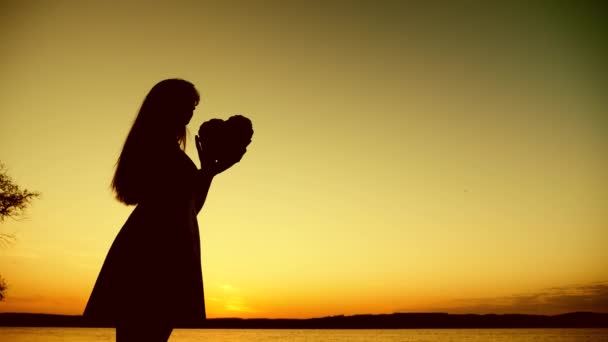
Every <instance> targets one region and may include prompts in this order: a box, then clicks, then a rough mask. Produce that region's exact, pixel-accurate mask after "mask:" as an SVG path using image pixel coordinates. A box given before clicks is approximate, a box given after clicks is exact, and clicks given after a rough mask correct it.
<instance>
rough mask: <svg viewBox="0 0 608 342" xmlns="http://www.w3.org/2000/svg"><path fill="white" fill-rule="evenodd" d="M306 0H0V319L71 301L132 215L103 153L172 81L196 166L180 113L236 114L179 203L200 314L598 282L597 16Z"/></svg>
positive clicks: (328, 309)
mask: <svg viewBox="0 0 608 342" xmlns="http://www.w3.org/2000/svg"><path fill="white" fill-rule="evenodd" d="M327 3H328V2H311V1H306V2H304V1H301V2H299V1H298V2H292V3H291V5H289V6H285V5H281V4H282V2H269V1H262V2H249V1H243V2H240V3H237V2H230V3H228V2H222V5H219V4H208V3H205V2H199V1H191V2H187V1H186V2H185V1H174V2H166V3H164V4H158V3H155V4H146V5H145V6H138V5H136V2H135V3H133V2H132V3H130V4H125V3H123V2H118V1H116V2H113V1H103V2H102V1H99V2H91V1H52V2H51V1H48V2H46V1H38V2H36V1H34V2H31V1H3V2H1V5H0V13H1V14H0V19H1V20H0V39H1V42H2V44H0V56H1V57H0V65H1V66H0V71H1V73H2V78H1V79H0V161H2V162H3V163H4V164H5V165H6V166H7V167H8V169H9V170H8V171H9V174H10V175H11V176H12V177H13V178H14V179H15V180H16V181H17V182H18V184H19V185H22V186H24V187H27V188H28V189H31V190H36V191H40V192H41V193H42V197H41V198H40V199H38V200H36V201H35V202H34V204H33V206H32V207H31V208H30V209H29V210H28V212H27V215H26V217H25V218H23V219H21V220H19V221H13V220H10V219H9V220H7V221H5V222H4V223H2V225H1V226H0V231H1V232H7V233H15V234H16V236H17V238H18V240H17V242H16V243H15V244H14V245H12V246H10V247H6V248H2V249H0V273H1V274H2V275H3V277H4V278H6V280H7V282H8V283H9V286H10V288H9V292H8V298H7V299H6V301H5V302H3V303H0V312H11V311H27V312H51V313H66V314H79V313H81V312H82V310H83V309H84V305H85V303H86V300H87V299H88V295H89V294H90V291H91V289H92V286H93V284H94V282H95V279H96V277H97V273H98V272H99V269H100V267H101V263H102V262H103V259H104V257H105V254H106V252H107V250H108V248H109V246H110V245H111V243H112V241H113V239H114V237H115V235H116V234H117V232H118V230H119V229H120V227H121V226H122V224H123V223H124V221H125V219H126V218H127V217H128V215H129V213H130V212H131V210H132V207H125V206H123V205H121V204H119V203H118V202H117V201H115V200H114V199H113V197H112V194H111V192H110V190H109V183H110V180H111V177H112V172H113V166H114V163H115V162H116V158H117V157H118V154H119V152H120V148H121V147H122V144H123V142H124V139H125V137H126V133H127V132H128V130H129V128H130V125H131V123H132V120H133V119H134V116H135V114H136V112H137V110H138V107H139V105H140V104H141V101H142V100H143V98H144V96H145V95H146V93H147V91H148V90H149V89H150V88H151V87H152V86H153V85H154V84H155V83H156V82H158V81H160V80H162V79H164V78H171V77H181V78H184V79H187V80H189V81H191V82H193V83H194V84H195V85H196V86H197V88H198V89H199V91H200V93H201V97H202V99H201V104H200V105H199V106H198V107H197V109H196V112H195V115H194V117H193V118H192V120H191V123H190V126H189V130H190V132H191V136H190V138H191V139H190V140H189V145H188V148H187V152H188V154H189V155H190V156H191V157H192V158H193V160H195V161H196V162H197V164H198V161H197V159H196V153H195V151H194V149H193V143H192V142H193V139H192V138H193V134H194V133H195V132H196V131H197V129H198V125H199V124H200V123H202V122H203V121H205V120H208V119H209V118H211V117H221V118H227V117H229V116H230V115H232V114H235V113H242V114H244V115H246V116H248V117H249V118H251V119H252V121H253V123H254V130H255V134H254V137H253V142H252V144H251V145H250V147H249V152H248V154H247V155H246V156H245V157H244V158H243V160H242V161H241V163H240V164H238V165H237V166H235V167H234V168H233V169H231V170H229V171H227V172H226V173H224V174H222V175H220V176H218V177H217V178H216V179H215V180H214V183H213V185H212V188H211V191H210V195H209V198H208V200H207V203H206V206H205V208H204V209H203V211H202V212H201V214H200V215H199V224H200V227H201V238H202V247H203V259H202V263H203V274H204V281H205V291H206V303H207V306H208V314H209V316H210V317H225V316H239V317H312V316H323V315H333V314H354V313H386V312H394V311H431V310H439V309H441V310H452V311H454V312H460V311H462V310H467V309H466V308H471V310H477V312H482V311H484V310H486V309H487V310H490V309H488V308H490V307H491V308H492V309H491V310H493V311H496V310H497V309H496V306H494V307H492V306H490V304H491V303H495V302H500V303H504V302H505V301H504V298H510V300H511V301H508V303H510V304H509V305H511V304H512V305H511V306H509V305H506V306H505V307H503V308H502V309H503V310H504V311H513V312H523V311H528V312H529V311H530V310H531V309H530V307H529V306H525V305H523V304H522V303H523V302H522V301H517V300H513V298H520V297H517V296H525V295H531V294H532V295H533V294H537V293H541V292H542V293H546V292H547V289H550V288H559V289H567V291H566V290H564V291H562V292H560V293H562V294H563V293H565V292H568V291H570V292H568V293H575V292H576V291H579V290H580V289H583V290H580V291H587V292H585V293H587V294H589V296H590V298H593V295H594V294H597V293H598V292H597V291H596V292H593V291H595V290H589V289H590V288H591V287H588V286H590V285H589V284H592V285H593V286H599V287H598V288H602V286H604V285H602V284H605V282H606V281H608V267H607V266H608V265H607V262H606V260H608V249H606V248H605V246H606V245H607V244H608V230H607V229H606V228H607V227H608V217H607V215H606V212H608V210H607V209H608V208H607V205H606V203H608V181H607V180H606V177H605V173H606V169H607V166H608V158H607V157H606V153H605V151H606V148H607V147H608V135H607V134H606V132H607V128H608V116H606V113H607V106H606V102H605V100H604V99H603V98H602V97H603V95H604V94H601V91H602V90H603V89H605V85H606V83H605V78H604V77H603V76H602V75H603V74H602V71H605V69H604V68H603V67H604V65H603V62H602V61H603V60H605V59H604V58H603V57H605V51H604V50H602V49H601V48H599V46H600V41H601V39H599V37H598V36H597V34H596V33H597V29H598V27H597V25H599V24H598V23H600V22H601V18H598V15H597V14H595V15H594V13H597V11H594V10H593V9H591V8H582V7H574V6H572V8H559V7H555V6H554V7H550V8H545V7H541V6H537V7H533V8H531V7H527V8H524V7H516V6H506V5H505V6H502V7H499V6H494V7H491V6H488V5H485V6H469V7H467V6H464V5H462V6H458V7H456V6H452V7H447V8H446V7H439V6H435V7H432V6H428V5H427V6H426V7H421V6H413V5H409V6H405V5H388V4H384V5H378V4H376V3H375V2H371V1H370V2H349V3H348V4H346V3H344V4H338V3H335V4H331V5H328V4H327ZM598 284H599V285H598ZM586 286H587V287H586ZM585 289H586V290H585ZM593 289H595V287H593ZM600 292H601V291H600ZM576 293H578V292H576ZM602 293H603V292H602ZM167 295H170V294H167ZM551 298H555V296H553V297H551ZM480 303H481V304H484V305H486V304H487V305H486V306H483V305H481V304H480ZM604 303H605V302H604ZM518 305H519V306H518ZM580 308H584V307H577V306H576V305H574V306H571V307H567V308H566V307H562V308H561V309H559V308H556V307H555V306H546V307H542V306H540V309H537V310H538V311H539V312H541V313H555V312H558V311H560V310H562V311H563V310H570V309H571V310H579V309H580ZM605 309H606V310H607V311H608V308H605Z"/></svg>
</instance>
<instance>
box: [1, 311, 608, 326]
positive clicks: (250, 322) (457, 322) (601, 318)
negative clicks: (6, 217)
mask: <svg viewBox="0 0 608 342" xmlns="http://www.w3.org/2000/svg"><path fill="white" fill-rule="evenodd" d="M0 327H82V328H85V327H86V328H94V327H112V325H111V324H107V323H105V324H104V323H102V322H92V321H88V320H86V319H84V318H83V317H82V316H79V315H78V316H73V315H54V314H35V313H0ZM179 328H192V329H500V328H608V313H593V312H572V313H566V314H561V315H553V316H545V315H521V314H500V315H498V314H485V315H478V314H447V313H394V314H379V315H352V316H330V317H321V318H308V319H291V318H278V319H271V318H211V319H207V320H201V321H200V322H196V323H192V324H188V325H184V326H179Z"/></svg>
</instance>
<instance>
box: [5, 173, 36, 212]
mask: <svg viewBox="0 0 608 342" xmlns="http://www.w3.org/2000/svg"><path fill="white" fill-rule="evenodd" d="M38 196H40V193H38V192H31V191H29V190H27V189H21V188H19V186H18V185H17V184H15V183H14V182H13V180H12V179H11V178H10V177H9V176H8V174H7V173H6V167H4V164H2V163H1V162H0V222H2V221H4V219H5V218H7V217H13V218H17V217H19V216H21V215H22V214H23V212H24V211H25V208H27V206H28V205H30V203H31V201H32V199H34V198H36V197H38Z"/></svg>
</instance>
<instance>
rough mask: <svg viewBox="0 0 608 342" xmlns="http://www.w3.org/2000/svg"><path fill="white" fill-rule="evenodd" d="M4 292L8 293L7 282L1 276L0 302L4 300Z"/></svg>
mask: <svg viewBox="0 0 608 342" xmlns="http://www.w3.org/2000/svg"><path fill="white" fill-rule="evenodd" d="M4 291H6V281H4V278H2V276H1V275H0V302H1V301H3V300H4Z"/></svg>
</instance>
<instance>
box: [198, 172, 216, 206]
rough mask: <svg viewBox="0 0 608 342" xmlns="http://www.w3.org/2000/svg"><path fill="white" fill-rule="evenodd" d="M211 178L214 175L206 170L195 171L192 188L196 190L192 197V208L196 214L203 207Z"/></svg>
mask: <svg viewBox="0 0 608 342" xmlns="http://www.w3.org/2000/svg"><path fill="white" fill-rule="evenodd" d="M213 176H214V174H213V173H211V172H210V171H208V170H197V171H196V176H195V177H194V183H195V184H194V186H195V189H196V191H195V195H194V196H195V197H194V208H195V209H196V213H197V214H198V213H199V212H200V211H201V209H202V208H203V205H204V204H205V200H206V199H207V194H208V193H209V188H210V187H211V181H212V180H213Z"/></svg>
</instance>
